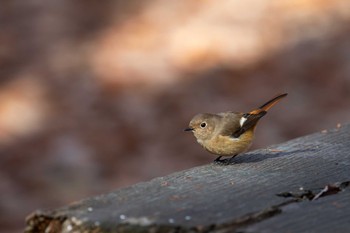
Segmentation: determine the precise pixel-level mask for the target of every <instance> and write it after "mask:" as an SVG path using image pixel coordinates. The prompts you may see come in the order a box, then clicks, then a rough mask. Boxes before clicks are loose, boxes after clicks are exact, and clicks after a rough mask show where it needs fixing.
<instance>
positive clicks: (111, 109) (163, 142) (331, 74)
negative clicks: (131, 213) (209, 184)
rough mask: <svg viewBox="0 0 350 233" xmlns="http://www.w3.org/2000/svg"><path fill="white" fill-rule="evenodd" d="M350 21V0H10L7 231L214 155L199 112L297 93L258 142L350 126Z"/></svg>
mask: <svg viewBox="0 0 350 233" xmlns="http://www.w3.org/2000/svg"><path fill="white" fill-rule="evenodd" d="M349 23H350V1H348V0H293V1H292V0H285V1H279V0H273V1H268V0H251V1H239V0H224V1H220V2H218V1H210V0H203V1H195V0H186V1H160V0H153V1H136V0H131V1H112V0H110V1H81V0H75V1H68V0H62V1H38V0H29V1H19V0H13V1H2V2H1V7H0V168H1V169H0V193H1V199H0V215H1V216H2V217H1V219H0V229H2V230H3V231H4V232H21V231H22V229H23V221H24V217H25V216H26V215H27V214H29V213H30V212H31V211H33V210H35V209H38V208H42V209H47V208H54V207H58V206H60V205H64V204H68V203H69V202H72V201H74V200H79V199H81V198H84V197H87V196H91V195H95V194H98V193H102V192H107V191H110V190H113V189H115V188H119V187H121V186H126V185H130V184H133V183H135V182H139V181H144V180H148V179H150V178H153V177H156V176H162V175H165V174H169V173H171V172H174V171H178V170H182V169H186V168H190V167H193V166H197V165H200V164H204V163H208V162H211V161H212V160H213V159H214V156H212V155H210V154H208V153H207V152H205V151H204V150H203V149H202V148H200V146H199V145H197V143H196V141H195V139H194V137H193V136H192V135H190V134H186V133H184V132H183V131H182V129H183V128H185V127H186V126H187V124H188V121H189V120H190V119H191V117H192V116H193V115H194V114H196V113H198V112H219V111H227V110H236V111H248V110H251V109H252V108H254V107H257V106H259V105H260V104H262V103H263V102H264V101H265V100H268V99H269V98H270V97H272V96H273V95H275V94H277V93H280V92H288V93H289V94H290V95H289V96H288V98H286V99H285V100H283V101H282V102H281V103H280V104H278V105H277V106H276V107H275V108H274V109H273V110H271V112H270V113H269V114H268V115H267V116H266V118H265V119H264V120H262V122H261V124H260V126H259V127H258V129H257V135H256V141H255V144H254V148H261V147H264V146H267V145H269V144H275V143H279V142H283V141H285V140H288V139H291V138H294V137H297V136H301V135H304V134H307V133H312V132H314V131H320V130H322V129H326V128H332V127H334V126H335V125H336V124H337V123H339V122H340V123H346V122H348V119H349V117H350V101H349V100H350V92H349V91H350V68H349V67H350V66H349V62H350V27H349ZM5 216H6V217H5Z"/></svg>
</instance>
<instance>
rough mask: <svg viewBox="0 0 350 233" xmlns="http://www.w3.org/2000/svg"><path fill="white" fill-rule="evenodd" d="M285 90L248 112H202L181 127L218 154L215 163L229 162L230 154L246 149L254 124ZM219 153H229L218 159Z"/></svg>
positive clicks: (207, 148)
mask: <svg viewBox="0 0 350 233" xmlns="http://www.w3.org/2000/svg"><path fill="white" fill-rule="evenodd" d="M285 96H287V93H285V94H280V95H277V96H276V97H274V98H273V99H271V100H269V101H268V102H266V103H265V104H263V105H262V106H261V107H259V108H258V109H255V110H253V111H250V112H248V113H240V112H222V113H218V114H211V113H202V114H198V115H196V116H194V117H193V118H192V120H191V122H190V124H189V127H188V128H186V129H185V131H192V132H193V134H194V136H195V137H196V138H197V141H198V143H199V144H200V145H202V146H203V147H204V148H205V149H206V150H207V151H209V152H210V153H213V154H216V155H219V157H218V158H216V159H215V160H214V162H216V163H223V164H230V163H232V162H233V158H234V157H235V156H237V155H238V154H240V153H243V152H246V151H247V150H248V149H249V147H250V146H251V144H252V141H253V138H254V130H255V127H256V125H257V123H258V121H259V120H260V118H262V117H263V116H264V115H265V114H266V113H267V110H269V109H270V108H271V107H272V106H273V105H275V104H276V103H277V102H278V101H280V100H281V99H282V98H283V97H285ZM222 156H232V157H231V158H230V159H221V157H222Z"/></svg>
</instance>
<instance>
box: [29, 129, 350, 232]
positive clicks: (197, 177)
mask: <svg viewBox="0 0 350 233" xmlns="http://www.w3.org/2000/svg"><path fill="white" fill-rule="evenodd" d="M235 161H236V163H235V164H233V165H229V166H220V165H215V164H208V165H205V166H201V167H195V168H192V169H190V170H186V171H181V172H178V173H174V174H171V175H169V176H165V177H160V178H156V179H153V180H151V181H149V182H144V183H139V184H136V185H133V186H131V187H128V188H124V189H120V190H116V191H113V192H111V193H109V194H106V195H101V196H97V197H93V198H90V199H86V200H83V201H80V202H77V203H75V204H72V205H70V206H66V207H63V208H61V209H57V210H54V211H47V212H40V211H37V212H35V213H33V214H32V215H31V216H29V217H28V218H27V229H26V232H45V230H46V232H73V231H74V230H75V231H74V232H136V231H137V232H233V231H239V232H303V231H304V232H305V231H308V232H330V230H332V232H344V230H348V231H350V217H349V216H350V198H349V197H350V195H349V190H348V189H347V188H346V187H345V186H344V187H342V191H340V192H338V193H337V194H333V195H330V196H326V197H321V198H319V199H317V200H315V201H310V200H308V199H306V198H303V197H305V196H303V195H300V198H297V197H295V196H294V197H289V198H286V197H281V196H278V195H277V194H281V193H286V192H287V193H294V194H303V193H305V192H307V190H309V193H311V194H313V195H315V194H317V193H318V192H320V191H321V190H322V189H323V188H324V187H325V186H326V185H328V184H336V183H337V182H338V183H341V182H343V183H344V182H346V181H350V126H349V125H347V126H343V127H341V128H338V129H334V130H331V131H328V132H326V133H316V134H313V135H309V136H306V137H302V138H297V139H295V140H291V141H288V142H286V143H283V144H279V145H275V146H271V147H269V148H266V149H261V150H256V151H252V152H249V153H246V154H244V155H240V156H238V157H236V160H235ZM296 196H297V195H296ZM347 220H349V221H347Z"/></svg>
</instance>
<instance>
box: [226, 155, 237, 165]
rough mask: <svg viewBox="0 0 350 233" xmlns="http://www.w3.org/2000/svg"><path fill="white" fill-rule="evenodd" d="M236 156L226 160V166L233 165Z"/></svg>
mask: <svg viewBox="0 0 350 233" xmlns="http://www.w3.org/2000/svg"><path fill="white" fill-rule="evenodd" d="M236 156H237V154H235V155H232V157H231V158H229V159H228V160H227V164H232V163H234V162H233V159H234V158H235V157H236Z"/></svg>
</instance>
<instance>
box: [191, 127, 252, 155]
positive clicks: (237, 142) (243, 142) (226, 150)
mask: <svg viewBox="0 0 350 233" xmlns="http://www.w3.org/2000/svg"><path fill="white" fill-rule="evenodd" d="M252 141H253V130H251V131H250V130H249V131H246V132H245V133H244V134H242V135H241V136H240V137H238V138H234V137H231V136H222V135H217V136H215V137H213V138H211V139H209V140H205V141H203V140H201V141H200V140H198V143H199V144H201V145H202V146H203V147H204V148H205V149H206V150H208V151H209V152H211V153H213V154H217V155H223V156H229V155H236V154H240V153H243V152H245V151H247V150H248V149H249V147H250V146H251V144H252Z"/></svg>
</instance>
